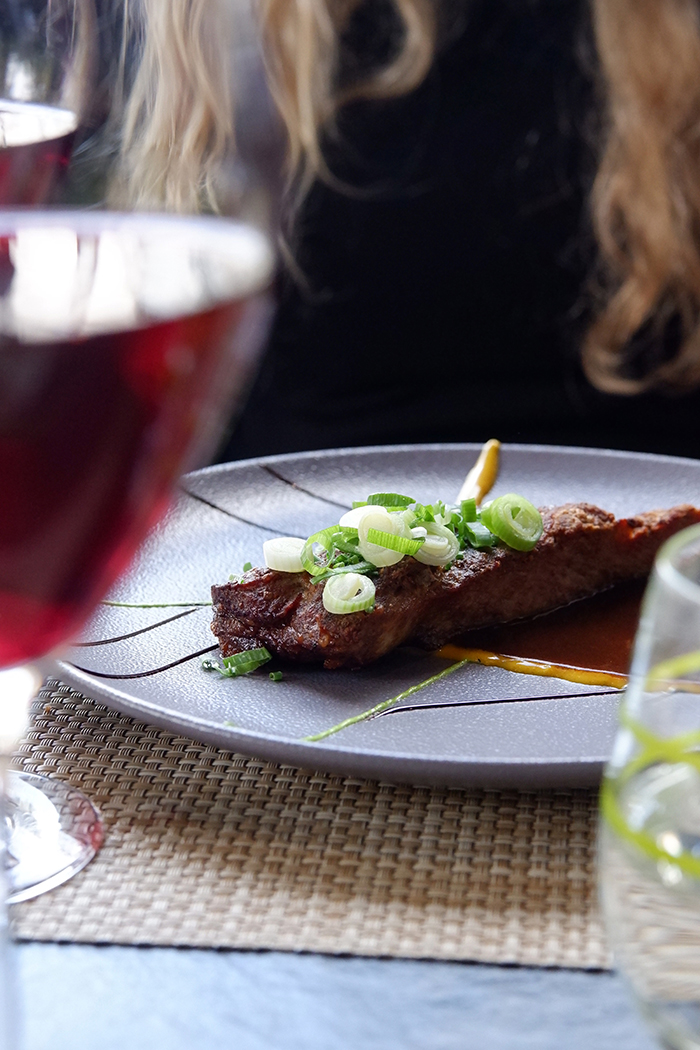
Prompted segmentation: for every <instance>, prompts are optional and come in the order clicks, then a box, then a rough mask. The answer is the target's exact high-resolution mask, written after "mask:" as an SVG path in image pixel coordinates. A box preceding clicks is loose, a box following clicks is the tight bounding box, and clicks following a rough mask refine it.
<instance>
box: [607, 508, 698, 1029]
mask: <svg viewBox="0 0 700 1050" xmlns="http://www.w3.org/2000/svg"><path fill="white" fill-rule="evenodd" d="M600 878H601V891H602V892H601V895H602V902H603V909H604V913H605V918H606V921H607V928H608V932H609V935H610V939H611V942H612V947H613V949H614V952H615V957H616V961H617V963H618V965H619V966H620V968H621V970H622V972H623V973H624V975H625V976H626V978H627V979H628V981H629V983H630V984H631V987H632V990H633V992H634V994H635V997H636V999H637V1001H638V1003H639V1005H640V1007H641V1010H642V1012H643V1013H644V1015H645V1016H646V1017H647V1019H648V1020H649V1021H650V1023H651V1025H652V1027H653V1029H654V1030H655V1032H656V1034H657V1035H658V1036H659V1037H660V1039H661V1041H662V1042H663V1045H664V1046H667V1047H672V1048H675V1050H691V1048H694V1050H696V1048H700V526H693V527H692V528H690V529H686V530H684V531H683V532H681V533H679V534H678V535H677V536H675V537H674V538H673V539H672V540H670V541H669V542H668V543H667V544H666V545H665V546H664V547H663V548H662V550H661V552H660V553H659V556H658V558H657V561H656V565H655V568H654V572H653V574H652V578H651V581H650V583H649V586H648V589H647V593H646V596H645V599H644V604H643V609H642V618H641V622H640V627H639V631H638V635H637V639H636V643H635V649H634V656H633V661H632V669H631V674H630V682H629V687H628V689H627V694H626V697H625V699H624V702H623V705H622V708H621V716H620V728H619V731H618V734H617V738H616V741H615V746H614V751H613V757H612V760H611V762H610V765H609V767H608V770H607V772H606V776H605V779H604V783H603V788H602V793H601V824H600Z"/></svg>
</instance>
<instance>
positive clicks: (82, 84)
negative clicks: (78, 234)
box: [0, 0, 97, 207]
mask: <svg viewBox="0 0 700 1050" xmlns="http://www.w3.org/2000/svg"><path fill="white" fill-rule="evenodd" d="M96 24H97V23H96V14H95V10H94V7H93V0H51V2H50V3H48V2H46V3H42V2H39V3H28V2H26V0H4V2H3V4H2V8H1V9H0V206H2V207H7V206H16V205H39V204H43V203H46V202H47V201H50V200H51V199H52V198H53V196H54V194H55V193H56V191H57V189H58V187H59V186H60V183H61V181H62V179H63V177H64V176H65V174H66V171H67V167H68V160H69V156H70V152H71V148H72V145H73V141H74V138H75V134H76V130H77V128H78V124H79V121H80V119H81V117H82V113H83V109H84V106H85V102H86V99H87V97H88V94H89V91H90V88H91V87H92V83H93V74H94V70H95V66H94V54H95V32H96Z"/></svg>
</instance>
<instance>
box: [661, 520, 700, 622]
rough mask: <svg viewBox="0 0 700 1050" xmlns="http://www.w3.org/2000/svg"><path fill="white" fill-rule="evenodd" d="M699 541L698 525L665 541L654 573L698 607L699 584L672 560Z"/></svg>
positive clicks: (699, 555)
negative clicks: (689, 577) (685, 548)
mask: <svg viewBox="0 0 700 1050" xmlns="http://www.w3.org/2000/svg"><path fill="white" fill-rule="evenodd" d="M698 541H700V524H697V525H689V526H688V528H686V529H681V531H680V532H678V533H676V535H675V536H672V537H671V539H670V540H666V542H665V543H664V545H663V546H662V548H661V550H660V551H659V553H658V555H657V557H656V563H655V565H654V571H655V573H656V575H657V576H658V577H659V578H660V579H661V580H662V581H663V582H664V583H665V584H667V585H668V586H669V587H671V588H672V589H673V590H675V591H677V592H678V593H679V594H681V595H682V596H683V597H684V598H686V599H688V600H689V601H692V602H695V604H697V605H700V583H696V582H695V581H694V580H690V579H688V577H687V576H685V575H684V574H683V573H682V572H681V570H680V569H679V568H678V566H677V565H676V564H675V563H674V559H675V558H676V557H677V556H678V554H679V553H680V551H682V550H683V548H684V547H686V546H689V545H690V544H692V543H695V542H698ZM698 557H699V558H700V545H699V546H698Z"/></svg>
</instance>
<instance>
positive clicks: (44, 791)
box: [5, 770, 104, 904]
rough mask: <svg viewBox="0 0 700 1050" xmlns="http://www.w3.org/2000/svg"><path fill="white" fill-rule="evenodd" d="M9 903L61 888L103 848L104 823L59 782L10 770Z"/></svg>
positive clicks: (7, 804)
mask: <svg viewBox="0 0 700 1050" xmlns="http://www.w3.org/2000/svg"><path fill="white" fill-rule="evenodd" d="M5 820H6V822H7V829H6V834H7V852H6V866H5V878H6V882H7V889H8V896H7V901H8V903H9V904H17V903H19V901H26V900H29V899H30V898H31V897H37V896H38V895H39V894H40V893H45V892H46V891H47V890H51V889H53V888H54V887H55V886H60V885H61V883H63V882H66V881H67V880H68V879H70V878H71V876H72V875H75V874H76V872H78V871H80V870H81V869H82V868H84V867H85V865H86V864H88V863H89V862H90V861H91V860H92V858H93V857H94V856H95V854H96V853H97V851H98V849H99V848H100V846H101V845H102V840H103V837H104V829H103V825H102V819H101V817H100V815H99V813H98V811H97V810H96V809H95V807H94V806H93V805H92V803H91V802H89V801H88V799H86V798H85V796H84V795H83V794H82V792H80V791H78V790H77V788H74V787H72V786H71V785H70V784H66V783H65V782H64V781H61V780H53V779H51V778H49V777H43V776H38V775H37V774H35V773H22V772H19V771H17V770H10V771H9V773H8V777H7V789H6V798H5Z"/></svg>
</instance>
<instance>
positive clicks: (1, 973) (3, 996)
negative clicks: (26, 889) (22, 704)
mask: <svg viewBox="0 0 700 1050" xmlns="http://www.w3.org/2000/svg"><path fill="white" fill-rule="evenodd" d="M9 765H10V761H9V756H8V755H5V754H0V1050H14V1048H15V1047H16V1045H17V980H16V972H15V960H14V953H13V950H12V944H11V937H10V923H9V909H8V906H7V874H6V869H7V863H8V855H7V853H8V837H9V824H8V821H7V814H6V800H7V796H6V788H7V773H8V769H9Z"/></svg>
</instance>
